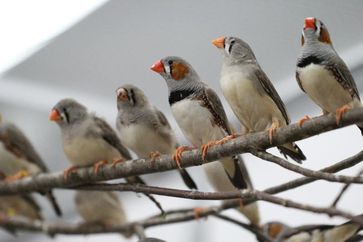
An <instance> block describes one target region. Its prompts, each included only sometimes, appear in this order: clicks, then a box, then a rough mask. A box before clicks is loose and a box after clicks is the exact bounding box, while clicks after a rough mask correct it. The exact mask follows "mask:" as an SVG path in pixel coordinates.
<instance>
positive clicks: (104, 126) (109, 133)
mask: <svg viewBox="0 0 363 242" xmlns="http://www.w3.org/2000/svg"><path fill="white" fill-rule="evenodd" d="M93 118H94V120H95V122H96V124H97V126H98V127H99V128H100V129H101V135H102V138H103V139H104V140H105V141H106V142H107V143H109V144H110V145H111V146H112V147H114V148H115V149H117V150H118V151H119V152H120V154H121V155H122V157H123V158H125V159H127V160H131V158H132V157H131V154H130V152H129V151H128V150H127V149H126V147H125V146H124V145H123V144H122V143H121V141H120V139H119V137H118V136H117V135H116V133H115V131H114V130H113V129H112V128H111V126H110V125H109V124H108V123H107V122H106V121H105V120H103V119H101V118H99V117H96V116H94V117H93Z"/></svg>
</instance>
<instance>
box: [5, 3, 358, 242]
mask: <svg viewBox="0 0 363 242" xmlns="http://www.w3.org/2000/svg"><path fill="white" fill-rule="evenodd" d="M362 10H363V2H362V1H360V0H352V1H349V2H348V1H340V0H320V1H314V0H305V1H283V0H275V1H268V0H261V1H247V0H244V1H232V0H225V1H216V2H211V1H206V0H202V1H192V0H187V1H160V0H156V1H147V0H142V1H131V0H124V1H117V0H113V1H107V0H87V1H82V0H62V1H60V0H58V1H55V0H54V1H49V0H33V1H21V0H12V1H1V2H0V29H1V32H2V33H1V39H0V53H1V55H0V72H1V73H2V74H1V77H0V78H1V79H0V112H1V113H2V115H3V118H4V119H5V120H7V121H11V122H14V123H16V124H17V125H18V126H19V127H21V129H22V130H23V131H24V132H25V133H26V135H27V136H28V137H29V138H30V139H31V140H32V142H33V144H34V146H35V147H36V148H37V150H38V151H39V153H40V154H41V156H42V157H43V158H44V160H45V161H46V162H47V164H48V166H49V167H50V169H51V170H52V171H58V170H63V169H65V168H66V167H68V166H69V163H68V161H67V160H66V158H65V156H64V154H63V151H62V147H61V142H60V131H59V128H58V127H57V126H56V125H55V124H54V123H51V122H49V121H48V114H49V112H50V110H51V108H52V107H53V105H54V104H55V103H56V102H57V101H59V100H60V99H61V98H64V97H73V98H75V99H77V100H78V101H80V102H82V103H83V104H85V105H86V106H87V107H89V109H90V110H92V111H95V112H96V113H97V114H98V115H100V116H102V117H104V118H106V119H107V120H108V121H109V122H110V123H111V124H112V125H114V123H115V117H116V113H117V111H116V101H115V89H116V88H117V87H118V86H120V85H122V84H125V83H133V84H135V85H137V86H138V87H140V88H142V89H143V90H144V91H145V92H146V94H147V96H148V97H149V99H150V100H151V101H152V102H153V103H154V104H155V105H156V106H158V107H159V108H160V109H162V110H163V111H164V113H165V114H166V115H167V117H168V118H169V121H170V122H171V124H172V126H173V128H174V129H175V131H176V132H177V133H178V139H179V141H180V143H182V144H188V143H187V141H186V140H185V138H184V137H183V136H182V134H181V133H180V130H179V128H178V127H177V125H176V123H175V121H174V119H173V118H172V116H171V112H170V109H169V105H168V102H167V97H168V96H167V95H168V94H167V89H166V84H165V82H164V80H163V79H162V78H161V77H160V76H159V75H157V74H155V73H153V72H152V71H150V69H149V68H150V66H151V65H152V64H153V63H154V62H155V61H156V60H158V59H160V58H162V57H164V56H167V55H178V56H181V57H183V58H185V59H186V60H188V61H189V62H190V63H191V64H192V65H193V66H194V67H195V69H196V70H197V71H198V73H199V74H200V76H201V77H202V78H203V80H205V82H207V83H208V84H209V85H210V86H212V87H213V88H214V89H215V90H216V91H217V92H218V93H219V94H220V98H221V99H222V101H223V103H224V106H225V108H226V111H227V114H228V116H229V118H230V120H231V121H232V122H233V123H234V124H235V125H236V127H239V124H238V122H237V120H236V118H235V117H234V115H233V113H232V112H231V110H230V109H229V107H228V105H227V103H226V102H225V100H224V98H223V96H222V95H221V90H220V87H219V73H220V68H221V61H222V56H221V53H219V51H218V50H217V49H216V48H215V47H214V46H213V45H212V44H211V41H212V40H213V39H214V38H216V37H219V36H221V35H227V36H228V35H231V36H237V37H240V38H242V39H244V40H245V41H247V42H248V43H249V44H250V45H251V47H252V48H253V50H254V52H255V54H256V56H257V59H258V60H259V62H260V64H261V66H262V68H263V69H264V70H265V72H266V73H267V75H268V76H269V77H270V79H271V81H272V82H273V83H274V85H275V87H276V89H277V91H278V92H279V93H280V95H281V97H282V99H283V100H284V101H285V103H286V105H287V109H288V111H289V114H290V117H291V120H292V122H296V121H297V120H299V119H300V118H301V117H303V116H304V115H306V114H308V115H310V116H317V115H320V114H321V111H320V110H319V108H318V107H317V106H316V105H315V104H313V103H312V102H311V101H310V100H309V99H308V98H307V97H306V96H305V95H304V94H303V92H302V91H301V90H300V89H299V87H298V85H297V83H296V80H295V63H296V57H297V56H298V53H299V49H300V36H301V30H302V26H303V20H304V18H305V17H308V16H315V17H318V18H320V19H321V20H322V21H323V22H324V23H325V24H326V25H327V27H328V29H329V31H330V35H331V38H332V40H333V43H334V47H335V49H336V50H337V52H338V53H339V54H340V55H341V57H342V58H343V59H344V60H345V61H346V63H347V64H348V66H349V68H350V69H351V71H352V73H353V76H354V77H355V80H356V82H357V85H358V88H359V89H360V91H361V93H362V92H363V81H362V79H363V27H362V23H363V15H362ZM362 141H363V138H362V137H361V135H360V132H359V130H358V129H357V128H356V127H353V126H352V127H347V128H344V129H340V130H336V131H333V132H329V133H325V134H322V135H319V136H316V137H312V138H309V139H306V140H303V141H299V142H298V144H299V146H300V148H301V149H302V150H303V151H304V153H305V155H306V156H307V158H308V159H307V161H306V162H305V163H304V164H303V166H304V167H307V168H310V169H319V168H321V167H324V166H328V165H330V164H332V163H334V162H337V161H340V160H342V159H343V158H346V157H349V156H352V155H354V154H356V153H357V152H359V151H361V150H362V148H363V142H362ZM270 151H271V152H272V153H274V154H278V152H277V151H276V149H271V150H270ZM243 157H244V159H245V162H246V164H247V166H248V169H249V171H250V174H251V176H252V179H253V182H254V184H255V186H256V188H257V189H261V190H262V189H264V188H267V187H270V186H273V185H277V184H280V183H282V182H286V181H288V180H290V179H293V178H296V177H299V175H296V174H294V173H292V172H289V171H287V170H284V169H282V168H281V167H278V166H276V165H273V164H269V163H268V162H265V161H262V160H260V159H257V158H254V157H253V156H251V155H248V154H245V155H243ZM360 167H361V166H359V165H358V166H357V167H356V168H352V169H348V170H346V171H344V172H342V173H343V174H350V175H354V174H356V173H357V172H358V170H359V169H360ZM189 170H190V172H191V174H192V176H193V178H194V179H195V181H196V182H197V184H198V185H199V188H200V190H201V191H211V190H212V188H211V187H210V186H209V185H208V183H207V182H206V177H205V176H204V172H203V169H202V168H201V167H194V168H190V169H189ZM145 180H147V181H148V183H149V184H151V185H155V186H167V187H175V188H182V189H185V186H184V185H183V183H182V182H181V180H180V178H179V176H178V175H177V173H176V172H168V173H160V174H154V175H147V176H145ZM340 188H341V185H340V184H333V183H327V182H324V181H320V182H315V183H312V184H310V185H307V186H304V187H301V188H299V189H297V190H293V191H289V192H285V193H282V194H279V195H280V196H282V197H284V198H290V199H294V200H296V201H300V202H303V203H310V204H313V205H320V206H327V205H328V204H330V203H331V202H332V200H333V199H334V198H335V196H336V194H337V193H338V191H339V190H340ZM56 196H57V198H58V200H59V202H60V205H61V207H62V209H63V212H64V219H66V220H68V221H70V222H74V223H76V222H79V221H80V218H79V217H78V215H77V214H76V212H75V209H74V203H73V192H71V191H64V190H56ZM36 198H37V200H38V201H39V203H40V204H42V208H43V216H44V217H45V218H46V219H47V220H49V221H52V222H56V221H57V219H56V218H55V216H54V213H53V211H52V210H51V209H50V207H49V204H48V203H47V202H46V201H44V198H42V197H39V196H37V197H36ZM120 198H121V199H122V201H123V204H124V206H125V208H126V210H127V214H128V217H129V219H130V221H134V220H137V219H141V218H146V217H147V216H149V215H154V214H156V213H157V212H158V211H157V210H156V208H155V207H154V205H153V204H151V203H150V202H149V201H148V199H146V198H145V197H143V196H137V195H135V194H133V193H122V194H120ZM158 199H159V201H160V202H161V203H162V205H163V206H164V208H165V209H173V208H182V207H193V206H207V205H211V204H218V203H219V202H218V201H214V202H213V201H191V200H184V199H174V198H167V197H158ZM259 205H260V212H261V216H262V222H268V221H271V220H278V221H282V222H285V223H287V224H289V225H292V226H294V225H301V224H306V223H326V222H327V223H336V224H337V223H342V222H344V220H342V219H330V218H329V217H327V216H324V215H315V214H312V213H306V212H302V211H297V210H294V209H287V208H282V207H278V206H274V205H271V204H267V203H264V202H260V203H259ZM339 207H340V208H344V209H345V210H347V211H349V212H351V213H354V214H359V213H362V212H363V203H362V189H359V187H357V186H352V187H351V188H350V189H349V192H348V193H347V194H346V195H345V196H344V198H343V200H342V201H341V203H340V204H339ZM225 213H226V214H229V215H230V216H233V217H235V218H237V219H239V220H241V221H246V219H245V218H244V217H243V216H242V215H241V214H239V213H238V212H236V211H233V210H229V211H226V212H225ZM146 234H147V235H149V236H154V237H158V238H162V239H165V240H167V241H170V242H185V241H200V242H202V241H226V240H228V241H231V242H235V241H255V239H254V236H253V235H251V234H250V233H248V232H246V231H245V230H242V229H241V228H240V227H236V226H235V225H232V224H229V223H226V222H221V221H219V220H217V219H215V218H208V219H207V220H200V221H194V222H187V223H180V224H174V225H166V226H160V227H155V228H150V229H148V230H147V231H146ZM100 239H102V240H104V239H107V240H108V241H123V238H121V237H120V235H114V234H109V235H92V236H91V235H90V236H63V235H59V236H56V237H55V241H59V242H60V241H99V240H100ZM18 240H21V241H34V240H37V241H48V240H50V238H49V237H47V236H45V235H38V234H32V233H20V234H19V236H18V237H17V238H13V237H11V236H10V235H8V234H7V233H5V232H3V231H1V232H0V241H18ZM136 240H137V239H136V237H133V238H132V239H131V241H136Z"/></svg>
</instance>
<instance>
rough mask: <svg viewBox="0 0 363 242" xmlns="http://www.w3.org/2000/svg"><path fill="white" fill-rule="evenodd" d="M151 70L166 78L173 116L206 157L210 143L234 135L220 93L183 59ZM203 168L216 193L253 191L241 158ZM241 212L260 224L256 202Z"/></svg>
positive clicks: (173, 59)
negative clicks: (242, 190) (239, 190)
mask: <svg viewBox="0 0 363 242" xmlns="http://www.w3.org/2000/svg"><path fill="white" fill-rule="evenodd" d="M151 69H152V70H153V71H155V72H157V73H159V74H160V75H161V76H162V77H163V78H164V79H165V81H166V83H167V86H168V89H169V104H170V107H171V111H172V113H173V116H174V118H175V119H176V121H177V123H178V125H179V127H180V128H181V130H182V132H183V134H184V135H185V137H186V138H187V139H188V140H189V142H191V143H192V144H193V145H194V146H202V150H203V157H204V156H205V154H206V151H207V148H208V147H209V146H210V144H214V143H215V141H217V140H221V139H223V138H224V137H226V136H228V135H231V134H232V131H231V127H230V124H229V123H228V120H227V116H226V113H225V111H224V108H223V106H222V103H221V101H220V100H219V98H218V96H217V94H216V93H215V92H214V90H213V89H211V88H210V87H208V86H207V84H205V83H204V82H202V81H201V80H200V78H199V76H198V74H197V73H196V71H195V70H194V69H193V67H192V66H191V65H190V64H189V63H187V62H186V61H185V60H183V59H182V58H180V57H175V56H169V57H165V58H163V59H162V60H160V61H157V62H156V63H155V64H154V65H153V66H152V67H151ZM182 150H183V149H178V150H177V152H176V153H177V154H176V156H175V157H176V159H178V158H180V152H181V151H182ZM178 153H179V154H178ZM179 162H180V161H179ZM203 167H204V168H205V171H206V174H207V177H208V179H209V181H210V183H211V184H212V186H213V187H214V189H216V190H217V191H233V190H235V189H236V188H238V189H247V188H249V189H252V182H251V180H250V178H249V175H248V171H247V168H246V167H245V165H244V163H243V161H242V158H241V157H240V156H234V157H226V158H224V159H221V160H220V161H216V162H211V163H208V164H205V165H203ZM241 212H242V213H244V215H245V216H246V217H247V218H248V219H249V220H250V221H251V222H252V223H254V224H258V223H259V212H258V208H257V204H256V203H253V204H251V205H248V206H245V207H243V208H241Z"/></svg>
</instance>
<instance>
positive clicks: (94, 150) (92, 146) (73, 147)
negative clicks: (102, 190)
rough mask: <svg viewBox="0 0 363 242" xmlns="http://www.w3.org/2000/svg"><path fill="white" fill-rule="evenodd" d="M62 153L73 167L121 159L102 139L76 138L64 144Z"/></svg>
mask: <svg viewBox="0 0 363 242" xmlns="http://www.w3.org/2000/svg"><path fill="white" fill-rule="evenodd" d="M63 148H64V153H65V154H66V155H67V158H68V159H69V161H70V162H71V163H72V164H73V165H77V166H88V165H92V164H94V163H96V162H97V161H101V160H107V161H108V162H111V161H112V160H114V159H120V158H122V157H121V156H120V154H119V152H118V151H117V150H116V149H115V148H113V147H112V146H111V145H109V144H108V143H107V142H106V141H104V140H102V139H93V138H92V139H87V138H77V139H73V140H72V142H66V144H64V146H63Z"/></svg>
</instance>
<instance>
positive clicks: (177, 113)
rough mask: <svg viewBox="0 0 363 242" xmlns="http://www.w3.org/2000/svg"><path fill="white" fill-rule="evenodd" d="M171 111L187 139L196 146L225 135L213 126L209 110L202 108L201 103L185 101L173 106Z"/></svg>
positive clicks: (217, 127)
mask: <svg viewBox="0 0 363 242" xmlns="http://www.w3.org/2000/svg"><path fill="white" fill-rule="evenodd" d="M171 111H172V113H173V115H174V118H175V120H176V121H177V123H178V125H179V127H180V129H181V130H182V132H183V134H184V135H185V137H186V138H187V139H188V140H189V142H191V143H192V144H193V145H194V146H200V145H202V144H205V143H207V142H209V141H212V140H219V139H221V138H223V137H224V136H225V135H224V133H223V131H222V129H221V128H220V127H219V126H217V125H214V124H213V117H212V115H211V113H210V112H209V110H208V109H207V108H205V107H202V106H200V104H199V101H196V100H189V99H184V100H182V101H179V102H177V103H175V104H173V105H172V106H171Z"/></svg>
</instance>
